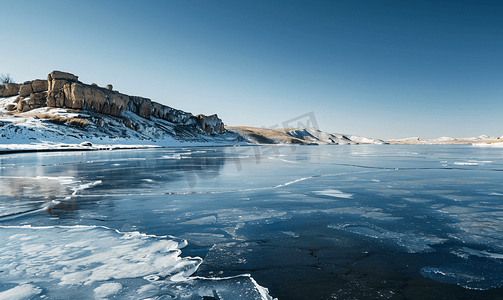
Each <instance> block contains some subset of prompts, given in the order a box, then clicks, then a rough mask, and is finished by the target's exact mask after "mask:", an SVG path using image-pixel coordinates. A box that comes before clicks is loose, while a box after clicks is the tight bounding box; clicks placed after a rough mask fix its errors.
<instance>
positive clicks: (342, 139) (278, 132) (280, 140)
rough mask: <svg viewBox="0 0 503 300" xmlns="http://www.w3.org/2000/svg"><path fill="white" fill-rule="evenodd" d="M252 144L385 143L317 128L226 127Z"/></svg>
mask: <svg viewBox="0 0 503 300" xmlns="http://www.w3.org/2000/svg"><path fill="white" fill-rule="evenodd" d="M225 128H226V129H227V131H229V132H234V133H236V134H238V135H240V136H241V137H243V138H244V139H245V140H246V141H248V142H249V143H252V144H316V145H329V144H331V145H348V144H383V143H384V142H383V141H381V140H376V139H369V138H364V137H360V136H355V135H342V134H338V133H327V132H323V131H320V130H318V129H316V128H312V127H308V128H287V129H269V128H259V127H246V126H237V127H230V126H226V127H225Z"/></svg>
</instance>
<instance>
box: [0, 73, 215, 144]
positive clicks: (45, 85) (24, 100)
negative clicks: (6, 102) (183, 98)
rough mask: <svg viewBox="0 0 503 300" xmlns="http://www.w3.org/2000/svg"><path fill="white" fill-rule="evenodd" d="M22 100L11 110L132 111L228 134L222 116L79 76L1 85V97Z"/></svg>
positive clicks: (61, 75) (60, 75)
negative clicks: (194, 111) (176, 106)
mask: <svg viewBox="0 0 503 300" xmlns="http://www.w3.org/2000/svg"><path fill="white" fill-rule="evenodd" d="M16 95H18V97H17V98H16V100H15V103H14V104H12V105H10V106H9V107H8V108H7V109H8V110H10V111H14V112H16V111H17V112H27V111H30V110H32V109H36V108H40V107H49V108H67V109H75V110H87V111H93V112H97V113H101V114H105V115H111V116H120V115H121V112H123V111H129V112H132V113H135V114H137V115H138V116H141V117H143V118H145V119H151V117H153V118H158V119H162V120H166V121H168V122H171V123H174V124H183V125H191V124H194V125H196V126H197V127H199V128H201V129H202V130H203V131H205V132H206V133H208V134H216V133H221V132H224V131H225V128H224V123H223V122H222V120H221V119H219V118H218V116H217V115H216V114H215V115H211V116H205V115H197V116H194V115H192V114H191V113H189V112H184V111H181V110H178V109H174V108H172V107H169V106H166V105H163V104H160V103H157V102H154V101H151V100H150V99H148V98H143V97H139V96H129V95H125V94H122V93H119V92H118V91H114V90H113V87H112V85H107V87H105V88H103V87H99V86H97V85H96V84H90V85H89V84H84V83H82V82H80V81H79V80H78V76H75V75H73V74H70V73H65V72H60V71H53V72H52V73H50V74H49V75H48V76H47V80H40V79H37V80H33V81H27V82H24V83H22V84H16V83H7V84H4V85H0V97H4V98H5V97H12V96H16Z"/></svg>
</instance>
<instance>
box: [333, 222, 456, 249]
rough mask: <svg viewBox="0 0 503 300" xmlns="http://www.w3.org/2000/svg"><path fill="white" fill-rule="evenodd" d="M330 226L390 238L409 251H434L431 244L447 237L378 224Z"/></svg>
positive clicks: (364, 234)
mask: <svg viewBox="0 0 503 300" xmlns="http://www.w3.org/2000/svg"><path fill="white" fill-rule="evenodd" d="M328 227H329V228H334V229H341V230H345V231H348V232H351V233H355V234H360V235H363V236H367V237H370V238H374V239H381V240H388V241H389V242H391V243H396V244H397V245H399V246H401V247H403V248H405V249H407V252H409V253H419V252H433V251H435V249H433V248H432V247H431V245H435V244H441V243H443V242H445V241H447V240H446V239H442V238H439V237H437V236H432V235H417V234H416V233H413V232H409V233H400V232H394V231H390V230H386V229H383V228H379V227H377V226H373V228H370V227H361V226H355V225H351V224H346V225H342V226H338V225H334V224H331V225H329V226H328Z"/></svg>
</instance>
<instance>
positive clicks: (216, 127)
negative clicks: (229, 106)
mask: <svg viewBox="0 0 503 300" xmlns="http://www.w3.org/2000/svg"><path fill="white" fill-rule="evenodd" d="M196 119H197V122H198V124H199V126H200V127H201V129H202V130H204V131H206V132H207V133H209V134H215V133H217V132H222V131H224V130H225V129H224V123H223V122H222V120H221V119H219V118H218V116H217V115H216V114H215V115H211V116H205V115H197V116H196Z"/></svg>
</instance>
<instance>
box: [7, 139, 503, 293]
mask: <svg viewBox="0 0 503 300" xmlns="http://www.w3.org/2000/svg"><path fill="white" fill-rule="evenodd" d="M502 171H503V152H501V149H496V148H477V147H471V146H459V145H454V146H449V145H441V146H424V145H417V146H408V145H407V146H397V145H369V146H364V145H345V146H299V147H293V148H292V147H289V146H268V147H266V146H264V147H197V148H179V149H178V148H177V149H155V150H127V151H100V152H71V153H70V152H65V153H55V152H51V153H32V154H15V155H3V156H0V226H1V227H0V238H1V240H0V241H1V242H0V296H2V295H4V296H5V295H7V296H10V295H26V299H31V298H38V297H46V298H58V297H62V296H64V295H65V293H68V291H71V293H72V294H74V295H81V296H82V297H84V298H93V297H96V298H100V297H101V298H107V297H108V298H117V299H122V298H131V299H136V298H149V297H164V298H166V299H267V298H268V297H270V296H269V295H268V293H269V294H270V295H271V296H273V297H279V298H280V299H290V298H291V299H324V298H326V299H328V298H330V297H332V298H337V299H345V298H347V299H350V298H355V297H356V298H390V299H394V298H397V297H398V298H397V299H400V297H402V298H414V295H416V296H418V295H420V294H418V293H417V291H416V292H413V291H412V292H411V290H412V289H411V288H410V287H411V286H414V284H417V285H418V287H419V288H420V287H421V285H426V286H428V287H432V286H433V287H437V286H436V284H438V287H437V290H434V291H433V292H435V291H436V293H438V295H439V297H444V296H445V295H449V293H463V291H466V292H467V293H475V294H470V295H475V296H476V295H478V294H476V292H477V291H484V290H485V291H486V293H487V291H489V292H490V291H491V290H494V289H495V288H499V287H501V286H502V285H503V264H502V259H503V243H502V239H503V233H502V232H503V228H502V227H503V225H502V224H503V222H502V221H503V204H502V200H503V184H502V183H503V182H502V181H503V173H502ZM365 274H366V275H365ZM355 286H358V288H355ZM406 286H409V287H408V288H407V287H406ZM262 287H265V288H268V289H269V291H267V290H266V289H264V288H262ZM444 287H447V288H444ZM450 287H452V290H450ZM1 293H3V294H1ZM445 293H447V294H445ZM407 295H408V297H407ZM411 295H412V296H411ZM484 295H486V294H484ZM418 297H419V296H418ZM0 298H1V297H0ZM63 298H64V297H63ZM164 298H163V299H164ZM21 299H24V298H21Z"/></svg>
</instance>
